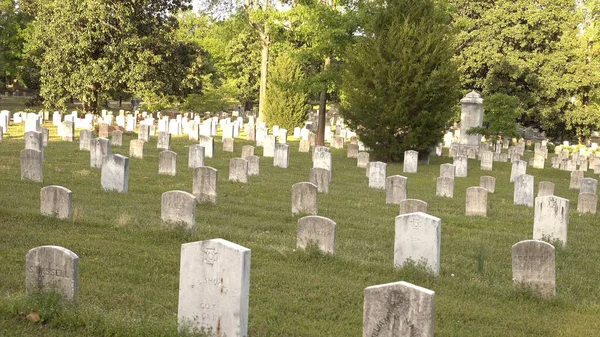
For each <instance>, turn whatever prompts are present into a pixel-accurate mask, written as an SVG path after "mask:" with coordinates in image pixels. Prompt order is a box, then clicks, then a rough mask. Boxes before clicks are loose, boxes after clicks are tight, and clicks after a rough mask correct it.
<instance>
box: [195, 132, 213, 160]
mask: <svg viewBox="0 0 600 337" xmlns="http://www.w3.org/2000/svg"><path fill="white" fill-rule="evenodd" d="M198 144H199V145H201V146H202V147H204V156H205V157H207V158H212V157H213V154H214V148H215V140H214V138H212V137H207V136H200V141H199V142H198Z"/></svg>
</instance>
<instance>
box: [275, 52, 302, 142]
mask: <svg viewBox="0 0 600 337" xmlns="http://www.w3.org/2000/svg"><path fill="white" fill-rule="evenodd" d="M303 79H304V73H303V72H302V69H301V68H300V65H299V64H298V63H297V62H296V61H295V60H294V59H292V58H290V57H289V56H287V55H286V54H283V55H279V56H278V57H277V58H276V59H275V63H274V64H273V65H272V66H271V67H270V70H269V82H268V90H267V98H266V102H265V103H266V105H265V114H264V117H265V122H267V125H271V126H272V125H279V126H280V127H282V128H284V129H287V130H291V129H293V128H294V127H297V126H302V124H303V123H304V122H305V121H306V118H307V115H308V109H309V105H308V94H307V93H306V92H304V91H303V90H302V88H301V87H298V86H296V85H295V84H296V83H298V82H301V81H302V80H303Z"/></svg>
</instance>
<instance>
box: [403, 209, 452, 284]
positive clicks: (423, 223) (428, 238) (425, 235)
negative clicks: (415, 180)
mask: <svg viewBox="0 0 600 337" xmlns="http://www.w3.org/2000/svg"><path fill="white" fill-rule="evenodd" d="M441 230H442V220H441V219H439V218H436V217H434V216H431V215H429V214H425V213H423V212H416V213H410V214H403V215H398V216H397V217H396V229H395V242H394V266H395V267H397V268H401V267H403V266H404V264H406V263H407V262H408V261H413V262H414V263H416V264H419V263H424V265H425V266H426V267H427V269H429V270H430V271H431V273H432V274H433V276H434V277H438V275H439V273H440V247H441V245H440V244H441V240H442V236H441Z"/></svg>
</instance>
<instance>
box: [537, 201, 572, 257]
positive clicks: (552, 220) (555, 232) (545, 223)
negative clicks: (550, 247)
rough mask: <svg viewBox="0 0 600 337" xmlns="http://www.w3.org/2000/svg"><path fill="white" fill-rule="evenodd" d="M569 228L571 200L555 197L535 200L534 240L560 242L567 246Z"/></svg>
mask: <svg viewBox="0 0 600 337" xmlns="http://www.w3.org/2000/svg"><path fill="white" fill-rule="evenodd" d="M568 228H569V199H564V198H560V197H557V196H553V195H550V196H546V197H537V198H535V211H534V217H533V239H534V240H549V241H553V240H558V241H560V242H561V243H562V244H563V245H564V246H566V244H567V231H568Z"/></svg>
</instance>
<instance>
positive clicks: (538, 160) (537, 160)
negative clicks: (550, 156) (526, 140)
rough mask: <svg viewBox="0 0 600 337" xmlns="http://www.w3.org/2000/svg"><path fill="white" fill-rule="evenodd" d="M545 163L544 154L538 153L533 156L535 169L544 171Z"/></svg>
mask: <svg viewBox="0 0 600 337" xmlns="http://www.w3.org/2000/svg"><path fill="white" fill-rule="evenodd" d="M544 163H545V158H544V154H543V153H540V152H536V153H535V154H534V156H533V165H532V166H533V168H537V169H543V168H544Z"/></svg>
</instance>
